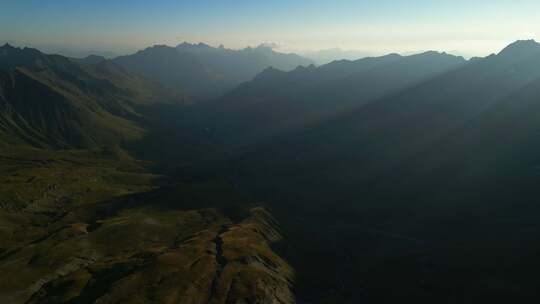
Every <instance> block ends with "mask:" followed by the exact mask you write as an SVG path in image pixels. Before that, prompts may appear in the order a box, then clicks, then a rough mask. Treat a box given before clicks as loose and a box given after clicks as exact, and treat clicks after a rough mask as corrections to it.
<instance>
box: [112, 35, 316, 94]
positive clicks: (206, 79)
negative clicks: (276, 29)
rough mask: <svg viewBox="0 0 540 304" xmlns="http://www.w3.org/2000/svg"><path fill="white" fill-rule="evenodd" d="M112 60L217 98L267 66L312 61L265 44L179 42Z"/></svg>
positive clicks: (166, 82)
mask: <svg viewBox="0 0 540 304" xmlns="http://www.w3.org/2000/svg"><path fill="white" fill-rule="evenodd" d="M113 61H114V62H115V63H117V64H119V65H121V66H122V67H124V68H126V69H127V70H129V71H131V72H134V73H137V74H139V75H142V76H144V77H146V78H149V79H152V80H154V81H157V82H159V83H160V84H161V85H163V86H165V87H167V88H169V89H173V90H180V91H181V92H183V93H185V94H187V95H189V96H191V97H192V98H194V99H199V100H200V99H203V100H204V99H211V98H215V97H219V96H220V95H221V94H223V93H225V92H226V91H228V90H230V89H232V88H234V87H235V86H237V85H238V84H240V83H242V82H244V81H248V80H251V79H252V78H253V77H255V75H257V74H258V73H260V72H261V71H263V70H264V69H265V68H268V67H274V68H277V69H283V70H291V69H294V68H296V67H297V66H299V65H309V64H312V61H311V60H309V59H306V58H303V57H300V56H298V55H295V54H283V53H278V52H275V51H273V50H272V49H271V48H269V47H266V46H259V47H256V48H245V49H242V50H232V49H226V48H224V47H223V46H220V47H218V48H214V47H211V46H209V45H207V44H204V43H199V44H189V43H182V44H179V45H178V46H177V47H169V46H165V45H156V46H153V47H150V48H147V49H145V50H142V51H139V52H137V53H135V54H132V55H127V56H121V57H117V58H115V59H113Z"/></svg>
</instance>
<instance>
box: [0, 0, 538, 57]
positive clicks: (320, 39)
mask: <svg viewBox="0 0 540 304" xmlns="http://www.w3.org/2000/svg"><path fill="white" fill-rule="evenodd" d="M539 12H540V1H538V0H512V1H510V0H490V1H488V0H468V1H466V0H430V1H428V0H399V1H398V0H395V1H390V0H378V1H363V0H333V1H322V0H275V1H271V0H266V1H259V0H249V1H248V0H221V1H218V0H214V1H210V0H197V1H195V0H193V1H191V0H153V1H148V0H144V1H143V0H116V1H115V0H84V1H83V0H79V1H77V0H0V41H2V42H4V41H9V42H13V43H15V44H18V45H32V46H41V47H48V48H50V49H54V48H60V47H62V48H74V49H77V48H79V49H93V50H111V51H115V52H128V51H133V50H136V49H139V48H142V47H145V46H148V45H152V44H170V45H176V44H177V43H179V42H182V41H190V42H198V41H203V42H207V43H209V44H212V45H219V44H224V45H225V46H227V47H231V48H240V47H245V46H247V45H252V46H253V45H258V44H260V43H262V42H272V43H277V44H278V45H279V46H280V49H281V50H286V51H305V50H316V49H328V48H334V47H337V48H342V49H354V50H362V51H365V52H368V53H374V54H379V53H388V52H393V51H396V52H401V53H407V52H415V51H422V50H428V49H435V50H444V51H448V52H454V53H460V54H466V55H485V54H488V53H491V52H496V51H498V50H499V49H500V48H502V47H503V46H504V45H506V44H508V43H509V42H511V41H513V40H516V39H525V38H536V37H539V36H540V18H538V13H539Z"/></svg>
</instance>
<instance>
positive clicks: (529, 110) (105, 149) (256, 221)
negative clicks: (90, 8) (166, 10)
mask: <svg viewBox="0 0 540 304" xmlns="http://www.w3.org/2000/svg"><path fill="white" fill-rule="evenodd" d="M539 118H540V44H539V43H537V42H535V41H530V40H528V41H517V42H515V43H512V44H510V45H509V46H507V47H506V48H504V49H503V50H502V51H500V52H499V53H497V54H493V55H490V56H487V57H484V58H473V59H470V60H465V59H464V58H462V57H459V56H453V55H450V54H446V53H439V52H433V51H430V52H425V53H421V54H416V55H410V56H402V55H398V54H389V55H386V56H380V57H367V58H362V59H358V60H339V61H334V62H331V63H328V64H325V65H321V66H315V65H313V64H312V62H311V61H310V60H306V59H304V58H302V57H300V56H297V55H292V54H280V53H277V52H274V51H272V50H271V49H270V48H267V47H264V46H261V47H257V48H248V49H244V50H229V49H225V48H224V47H218V48H214V47H210V46H208V45H206V44H202V43H201V44H187V43H184V44H181V45H178V46H177V47H168V46H153V47H150V48H147V49H145V50H142V51H139V52H138V53H136V54H133V55H128V56H122V57H118V58H114V59H112V60H111V59H105V58H103V57H99V56H91V57H86V58H82V59H76V58H67V57H63V56H59V55H46V54H43V53H41V52H40V51H38V50H35V49H30V48H14V47H12V46H9V45H5V46H3V47H1V48H0V148H1V149H0V168H2V170H1V172H2V173H1V174H0V181H2V183H0V185H1V186H0V224H1V225H0V240H1V241H0V273H8V272H9V273H13V278H16V279H13V278H9V279H7V278H0V301H4V302H12V303H51V302H53V303H93V302H96V301H100V302H102V303H122V302H152V301H154V302H163V301H165V300H171V301H173V302H174V301H175V302H180V303H200V302H201V299H203V300H202V302H204V303H207V302H208V303H362V302H367V303H369V302H373V303H386V302H388V303H394V302H396V301H400V300H403V299H406V300H410V301H414V302H415V303H433V302H443V303H456V302H459V303H474V301H476V300H477V299H484V300H486V299H487V300H490V299H494V300H498V301H500V300H507V301H516V300H522V299H523V300H525V299H531V298H535V297H536V296H537V295H536V294H537V290H538V288H540V286H539V285H540V284H538V280H537V279H536V274H537V273H538V271H539V270H540V264H538V262H537V260H538V251H539V250H540V246H539V245H538V239H539V238H540V226H539V224H538V221H537V219H538V216H537V214H538V212H539V211H540V209H539V208H538V204H537V198H538V195H539V194H540V193H539V190H538V186H537V185H538V184H539V182H540V174H539V171H538V169H539V168H540V157H539V155H540V145H539V144H538V138H537V134H539V132H540V120H539Z"/></svg>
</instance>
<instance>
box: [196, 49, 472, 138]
mask: <svg viewBox="0 0 540 304" xmlns="http://www.w3.org/2000/svg"><path fill="white" fill-rule="evenodd" d="M465 64H466V61H465V60H464V59H463V58H461V57H455V56H451V55H447V54H441V53H436V52H427V53H423V54H419V55H413V56H407V57H403V56H400V55H396V54H392V55H387V56H383V57H375V58H365V59H360V60H357V61H336V62H333V63H330V64H327V65H324V66H321V67H318V68H317V67H314V66H309V67H299V68H297V69H295V70H293V71H291V72H282V71H279V70H276V69H267V70H265V71H264V72H263V73H261V74H259V75H258V76H257V77H256V78H255V79H254V80H253V81H251V82H247V83H245V84H242V85H240V86H239V87H238V88H237V89H235V90H233V91H232V92H230V93H228V94H226V95H225V96H224V97H223V98H221V99H219V100H217V101H216V102H214V103H211V104H209V105H205V106H206V107H207V108H208V109H207V110H206V112H207V113H212V114H210V118H209V119H208V120H210V121H213V123H214V124H215V126H214V129H215V132H217V133H219V134H220V136H222V137H223V139H224V140H225V141H232V142H236V143H240V144H246V143H249V142H250V141H252V140H260V139H261V138H264V137H268V136H276V135H278V134H280V133H287V132H292V131H295V130H297V129H298V128H307V127H308V126H311V125H316V124H319V123H321V122H322V121H326V120H330V119H333V118H335V117H338V116H339V115H341V114H342V113H345V112H348V111H351V110H353V109H355V108H359V107H362V106H364V105H366V104H369V103H370V102H372V101H374V100H377V99H378V98H381V97H383V96H386V95H390V94H392V93H395V92H397V91H399V90H402V89H405V88H408V87H411V86H414V85H417V84H419V83H421V82H423V81H427V80H429V79H430V78H432V77H435V76H438V75H441V74H443V73H446V72H448V71H450V70H453V69H457V68H459V67H461V66H463V65H465ZM209 125H211V124H209Z"/></svg>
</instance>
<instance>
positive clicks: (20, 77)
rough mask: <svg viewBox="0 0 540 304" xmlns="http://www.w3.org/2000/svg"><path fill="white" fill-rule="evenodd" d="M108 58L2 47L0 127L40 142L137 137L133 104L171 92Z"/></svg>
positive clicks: (12, 137)
mask: <svg viewBox="0 0 540 304" xmlns="http://www.w3.org/2000/svg"><path fill="white" fill-rule="evenodd" d="M171 96H172V95H169V94H168V93H166V92H165V91H163V90H162V89H160V88H159V87H158V86H157V85H154V84H152V83H150V82H148V81H146V80H143V79H141V78H138V77H135V76H132V75H129V74H128V73H127V72H125V71H124V70H123V69H122V68H121V67H119V66H117V65H115V64H114V63H112V62H109V61H102V62H99V63H97V64H95V65H84V66H81V65H78V64H77V63H74V62H73V61H71V60H69V59H68V58H65V57H62V56H57V55H45V54H43V53H41V52H39V51H38V50H35V49H29V48H24V49H20V48H14V47H11V46H9V45H6V46H4V47H2V48H0V101H1V104H0V111H1V113H0V132H1V133H2V134H3V135H1V138H2V139H3V140H8V141H10V142H19V143H27V144H31V145H33V146H39V147H92V146H96V145H100V144H113V143H119V142H122V141H124V140H134V139H137V138H140V137H141V136H142V135H143V133H144V131H143V129H142V128H141V127H140V126H138V125H137V120H138V119H139V117H140V115H139V114H138V113H137V112H136V111H135V110H134V107H135V106H137V105H141V104H148V103H153V102H156V101H164V102H166V101H170V100H172V99H173V98H172V97H171Z"/></svg>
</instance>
